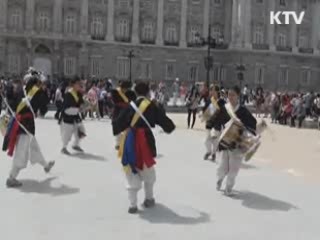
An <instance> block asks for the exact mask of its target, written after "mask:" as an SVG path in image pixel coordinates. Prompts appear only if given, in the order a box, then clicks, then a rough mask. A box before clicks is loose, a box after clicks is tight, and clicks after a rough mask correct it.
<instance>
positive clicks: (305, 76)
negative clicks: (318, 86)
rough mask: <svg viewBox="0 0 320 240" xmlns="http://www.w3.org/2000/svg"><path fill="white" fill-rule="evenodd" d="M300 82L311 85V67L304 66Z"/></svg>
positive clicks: (303, 84)
mask: <svg viewBox="0 0 320 240" xmlns="http://www.w3.org/2000/svg"><path fill="white" fill-rule="evenodd" d="M300 83H301V85H302V86H309V85H310V84H311V69H310V68H309V67H304V68H302V70H301V77H300Z"/></svg>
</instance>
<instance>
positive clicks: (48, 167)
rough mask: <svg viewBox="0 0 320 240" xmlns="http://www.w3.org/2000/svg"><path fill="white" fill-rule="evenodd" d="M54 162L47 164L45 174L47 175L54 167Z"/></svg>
mask: <svg viewBox="0 0 320 240" xmlns="http://www.w3.org/2000/svg"><path fill="white" fill-rule="evenodd" d="M54 164H55V162H54V161H51V162H49V163H48V165H47V166H46V167H45V168H44V171H45V173H49V172H50V171H51V168H52V167H53V166H54Z"/></svg>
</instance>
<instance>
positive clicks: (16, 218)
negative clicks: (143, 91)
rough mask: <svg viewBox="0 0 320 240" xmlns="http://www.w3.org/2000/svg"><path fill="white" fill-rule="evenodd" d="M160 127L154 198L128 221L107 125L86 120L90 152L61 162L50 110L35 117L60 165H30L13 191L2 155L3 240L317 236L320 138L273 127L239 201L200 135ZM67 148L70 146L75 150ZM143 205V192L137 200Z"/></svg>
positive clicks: (246, 169) (180, 122) (241, 184)
mask: <svg viewBox="0 0 320 240" xmlns="http://www.w3.org/2000/svg"><path fill="white" fill-rule="evenodd" d="M172 117H173V119H174V120H175V122H176V124H177V126H178V127H177V130H176V131H175V132H174V133H173V134H172V135H166V134H163V133H161V132H160V131H159V129H156V130H155V134H156V138H157V146H158V152H159V157H158V159H157V163H158V164H157V166H156V168H157V183H156V188H155V193H156V200H157V202H158V204H157V206H156V207H155V208H154V209H150V210H143V209H142V208H141V211H140V213H139V214H138V215H129V214H128V213H127V209H128V199H127V192H126V189H125V178H124V174H123V172H122V168H121V165H120V162H119V160H118V159H117V157H116V152H115V151H114V139H113V136H112V133H111V126H110V121H109V120H102V121H97V120H87V121H85V126H86V128H87V132H88V137H87V138H86V139H85V140H84V141H83V143H82V146H83V148H84V149H85V150H86V153H85V154H73V155H72V156H62V155H61V154H60V148H61V141H60V132H59V126H58V125H57V123H56V121H55V120H53V118H52V114H49V116H48V117H47V118H46V119H38V120H37V130H36V131H37V138H38V141H39V142H40V145H41V148H42V150H43V152H44V154H45V156H46V158H47V160H55V161H56V166H55V167H54V168H53V170H52V172H51V173H50V174H48V175H46V174H45V173H44V172H43V170H42V169H41V168H40V167H39V166H34V167H32V166H29V168H28V169H26V170H24V171H23V172H22V173H21V175H20V176H19V177H20V179H21V180H22V182H23V184H24V185H23V187H22V188H21V189H7V188H6V187H5V180H6V178H7V175H8V172H9V169H10V166H11V160H10V159H9V158H8V157H7V156H6V155H5V153H3V152H2V153H1V154H0V176H1V181H0V183H1V184H0V214H1V217H0V226H1V228H0V229H1V230H0V239H3V240H22V239H23V240H106V239H112V240H116V239H120V240H122V239H123V240H126V239H130V240H156V239H159V240H160V239H161V240H164V239H168V240H175V239H181V240H189V239H190V240H194V239H199V240H212V239H218V240H229V239H230V240H233V239H238V240H319V239H320V229H319V217H320V209H319V203H320V193H319V185H320V177H319V169H320V157H319V155H320V132H318V131H317V130H298V129H292V128H287V127H281V126H274V125H270V127H269V130H268V131H267V132H265V134H264V136H263V145H262V147H261V149H260V150H259V152H258V153H257V154H256V155H255V159H253V160H252V161H251V162H249V163H248V164H244V165H243V167H242V169H241V171H240V175H239V177H238V181H237V184H236V191H237V192H236V196H235V197H234V198H227V197H225V196H223V195H222V194H221V193H220V192H217V191H216V190H215V183H216V174H215V173H216V168H217V165H216V164H215V163H212V162H208V161H204V160H202V157H203V154H204V145H203V142H204V135H205V133H204V131H203V130H202V126H201V125H200V124H197V126H196V129H195V130H187V129H186V128H185V115H178V114H175V115H172ZM70 149H71V148H70ZM139 200H140V201H141V202H142V201H143V194H142V193H141V194H140V199H139Z"/></svg>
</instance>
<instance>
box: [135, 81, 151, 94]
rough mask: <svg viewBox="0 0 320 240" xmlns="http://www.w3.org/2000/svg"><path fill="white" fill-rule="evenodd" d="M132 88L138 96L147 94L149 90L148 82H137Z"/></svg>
mask: <svg viewBox="0 0 320 240" xmlns="http://www.w3.org/2000/svg"><path fill="white" fill-rule="evenodd" d="M134 90H135V92H136V93H137V94H138V95H139V96H147V95H148V93H149V92H150V88H149V84H148V83H145V82H139V83H137V85H136V86H135V88H134Z"/></svg>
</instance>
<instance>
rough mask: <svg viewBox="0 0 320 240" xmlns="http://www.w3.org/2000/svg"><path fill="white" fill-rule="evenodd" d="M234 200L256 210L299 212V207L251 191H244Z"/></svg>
mask: <svg viewBox="0 0 320 240" xmlns="http://www.w3.org/2000/svg"><path fill="white" fill-rule="evenodd" d="M232 198H234V199H237V200H241V201H242V205H243V206H245V207H247V208H251V209H256V210H262V211H272V210H275V211H284V212H287V211H290V210H291V209H294V210H297V209H299V208H298V207H296V206H294V205H293V204H291V203H288V202H285V201H281V200H277V199H272V198H269V197H267V196H264V195H261V194H259V193H254V192H250V191H243V192H239V193H238V194H236V195H235V196H233V197H232Z"/></svg>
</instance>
